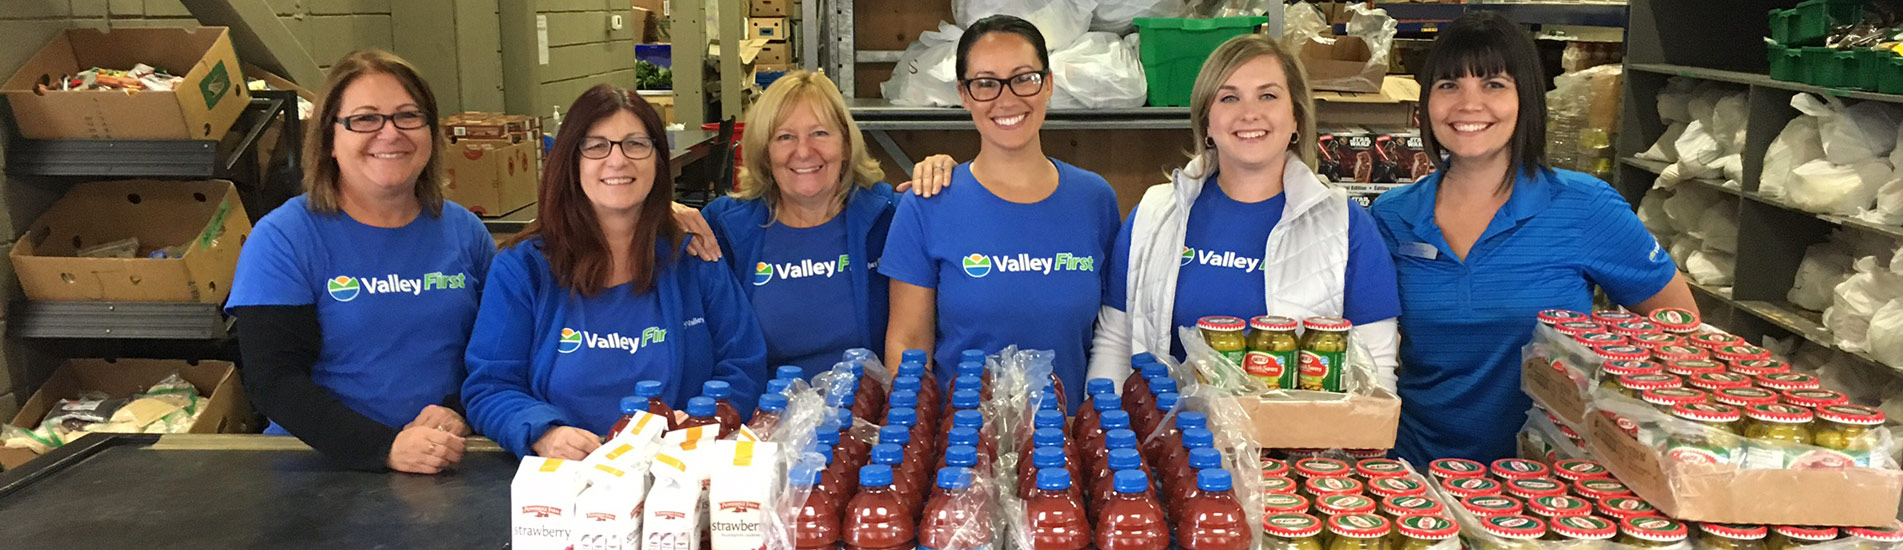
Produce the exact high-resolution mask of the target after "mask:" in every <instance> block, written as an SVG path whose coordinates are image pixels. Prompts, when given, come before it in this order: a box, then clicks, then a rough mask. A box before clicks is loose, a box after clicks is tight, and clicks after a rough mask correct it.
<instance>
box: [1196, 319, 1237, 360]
mask: <svg viewBox="0 0 1903 550" xmlns="http://www.w3.org/2000/svg"><path fill="white" fill-rule="evenodd" d="M1245 326H1246V325H1245V324H1244V323H1243V322H1242V319H1239V318H1235V317H1230V316H1227V315H1211V316H1208V317H1204V318H1201V319H1197V320H1196V330H1198V331H1200V332H1202V333H1203V341H1204V342H1207V343H1208V344H1209V348H1210V349H1213V350H1216V353H1220V354H1222V356H1223V357H1227V358H1229V360H1230V361H1231V362H1234V363H1235V364H1236V365H1237V366H1241V365H1242V356H1243V355H1244V354H1246V353H1248V352H1249V341H1248V338H1246V337H1244V336H1243V328H1244V327H1245Z"/></svg>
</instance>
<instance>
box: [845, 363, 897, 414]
mask: <svg viewBox="0 0 1903 550" xmlns="http://www.w3.org/2000/svg"><path fill="white" fill-rule="evenodd" d="M843 364H844V365H846V372H850V373H852V379H853V384H854V386H853V396H854V397H855V398H856V399H854V403H855V405H853V414H856V415H859V418H879V417H880V416H883V415H884V414H885V400H886V391H885V386H883V385H881V384H880V383H879V381H878V380H876V379H874V378H873V377H871V376H868V375H866V365H865V363H861V362H858V361H851V362H847V363H843Z"/></svg>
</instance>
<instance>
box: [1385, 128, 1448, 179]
mask: <svg viewBox="0 0 1903 550" xmlns="http://www.w3.org/2000/svg"><path fill="white" fill-rule="evenodd" d="M1433 172H1434V162H1433V160H1431V159H1428V158H1427V148H1426V145H1425V144H1423V143H1422V142H1421V134H1420V132H1416V131H1413V130H1388V131H1383V132H1379V133H1377V134H1376V135H1375V138H1374V173H1373V178H1371V179H1370V180H1369V183H1395V184H1402V183H1413V182H1414V180H1417V179H1420V178H1422V177H1425V176H1427V175H1428V174H1431V173H1433Z"/></svg>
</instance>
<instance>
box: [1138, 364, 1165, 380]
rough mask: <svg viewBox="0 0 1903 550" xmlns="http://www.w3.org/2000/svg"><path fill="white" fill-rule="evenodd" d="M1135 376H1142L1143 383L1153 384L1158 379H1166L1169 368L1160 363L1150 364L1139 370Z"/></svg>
mask: <svg viewBox="0 0 1903 550" xmlns="http://www.w3.org/2000/svg"><path fill="white" fill-rule="evenodd" d="M1137 374H1138V375H1139V376H1142V377H1143V379H1144V380H1145V381H1148V382H1152V383H1154V382H1156V379H1158V378H1168V377H1169V375H1170V368H1169V367H1166V366H1163V364H1162V363H1150V364H1148V365H1144V366H1143V368H1142V369H1141V370H1138V371H1137Z"/></svg>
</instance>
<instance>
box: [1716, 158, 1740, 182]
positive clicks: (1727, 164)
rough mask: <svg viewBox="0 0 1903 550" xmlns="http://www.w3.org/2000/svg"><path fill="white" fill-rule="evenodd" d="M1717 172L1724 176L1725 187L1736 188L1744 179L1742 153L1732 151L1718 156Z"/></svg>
mask: <svg viewBox="0 0 1903 550" xmlns="http://www.w3.org/2000/svg"><path fill="white" fill-rule="evenodd" d="M1715 164H1717V165H1718V172H1719V173H1720V174H1723V175H1724V177H1725V187H1730V188H1732V189H1737V188H1738V187H1739V182H1742V181H1744V155H1741V154H1738V153H1732V154H1729V155H1725V156H1722V157H1718V162H1716V163H1715Z"/></svg>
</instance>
